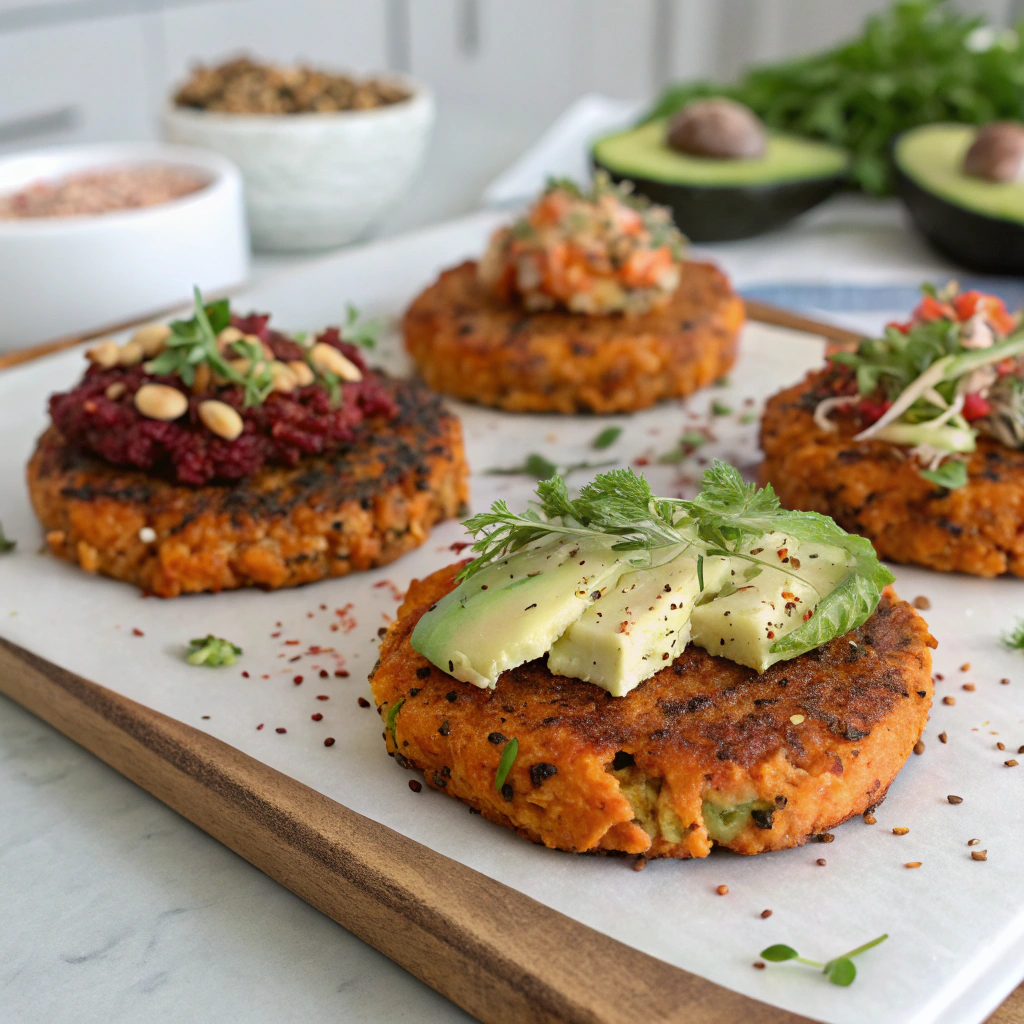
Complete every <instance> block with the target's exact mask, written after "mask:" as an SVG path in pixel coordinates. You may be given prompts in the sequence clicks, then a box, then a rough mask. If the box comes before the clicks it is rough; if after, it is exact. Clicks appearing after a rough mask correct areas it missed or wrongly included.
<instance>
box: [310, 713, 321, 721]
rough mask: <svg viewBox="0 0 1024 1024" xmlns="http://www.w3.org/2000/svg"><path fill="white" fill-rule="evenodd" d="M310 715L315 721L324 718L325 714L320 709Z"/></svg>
mask: <svg viewBox="0 0 1024 1024" xmlns="http://www.w3.org/2000/svg"><path fill="white" fill-rule="evenodd" d="M309 717H310V718H312V719H313V721H314V722H320V721H322V720H323V717H324V716H323V715H321V714H320V712H319V711H317V712H316V713H315V714H312V715H310V716H309Z"/></svg>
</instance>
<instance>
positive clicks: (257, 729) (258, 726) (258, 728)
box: [256, 722, 263, 732]
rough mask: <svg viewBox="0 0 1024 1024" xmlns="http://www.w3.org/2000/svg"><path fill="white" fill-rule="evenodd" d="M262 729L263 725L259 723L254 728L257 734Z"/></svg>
mask: <svg viewBox="0 0 1024 1024" xmlns="http://www.w3.org/2000/svg"><path fill="white" fill-rule="evenodd" d="M262 728H263V723H262V722H260V724H259V725H257V726H256V731H257V732H259V731H260V729H262Z"/></svg>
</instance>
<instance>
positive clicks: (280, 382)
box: [270, 361, 299, 394]
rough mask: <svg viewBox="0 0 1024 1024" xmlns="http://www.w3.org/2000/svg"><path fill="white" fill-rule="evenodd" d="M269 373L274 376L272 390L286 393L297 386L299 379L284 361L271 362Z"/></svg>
mask: <svg viewBox="0 0 1024 1024" xmlns="http://www.w3.org/2000/svg"><path fill="white" fill-rule="evenodd" d="M270 373H271V375H272V376H273V378H274V390H275V391H281V392H283V393H284V394H288V393H289V392H290V391H294V390H295V389H296V388H297V387H298V386H299V379H298V377H296V376H295V374H294V373H293V372H292V370H291V368H290V367H288V366H286V365H285V364H284V363H279V362H276V361H275V362H273V363H271V364H270Z"/></svg>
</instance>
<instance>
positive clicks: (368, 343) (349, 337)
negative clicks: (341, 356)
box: [341, 302, 384, 348]
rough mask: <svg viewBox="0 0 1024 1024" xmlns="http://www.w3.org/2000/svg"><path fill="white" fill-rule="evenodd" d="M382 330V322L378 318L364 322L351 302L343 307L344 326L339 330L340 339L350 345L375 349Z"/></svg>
mask: <svg viewBox="0 0 1024 1024" xmlns="http://www.w3.org/2000/svg"><path fill="white" fill-rule="evenodd" d="M383 330H384V321H383V320H381V319H380V318H376V317H375V318H373V319H371V320H364V319H362V317H361V316H360V313H359V310H358V309H356V307H355V306H353V305H352V303H351V302H350V303H348V304H347V305H346V306H345V324H344V326H343V327H342V328H341V337H342V338H343V339H344V340H345V341H347V342H348V343H349V344H350V345H358V346H359V347H360V348H376V347H377V342H378V341H379V340H380V335H381V333H382V332H383Z"/></svg>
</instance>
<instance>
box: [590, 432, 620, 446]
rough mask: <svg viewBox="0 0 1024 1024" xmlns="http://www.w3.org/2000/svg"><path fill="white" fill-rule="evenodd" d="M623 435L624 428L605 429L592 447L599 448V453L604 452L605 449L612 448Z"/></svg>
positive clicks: (595, 439)
mask: <svg viewBox="0 0 1024 1024" xmlns="http://www.w3.org/2000/svg"><path fill="white" fill-rule="evenodd" d="M621 435H622V427H605V428H604V430H602V431H601V433H600V434H598V435H597V437H595V438H594V440H593V442H592V444H591V447H592V448H597V449H598V450H599V451H603V450H604V449H605V448H611V446H612V445H613V444H615V442H616V441H618V439H619V437H620V436H621Z"/></svg>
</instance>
